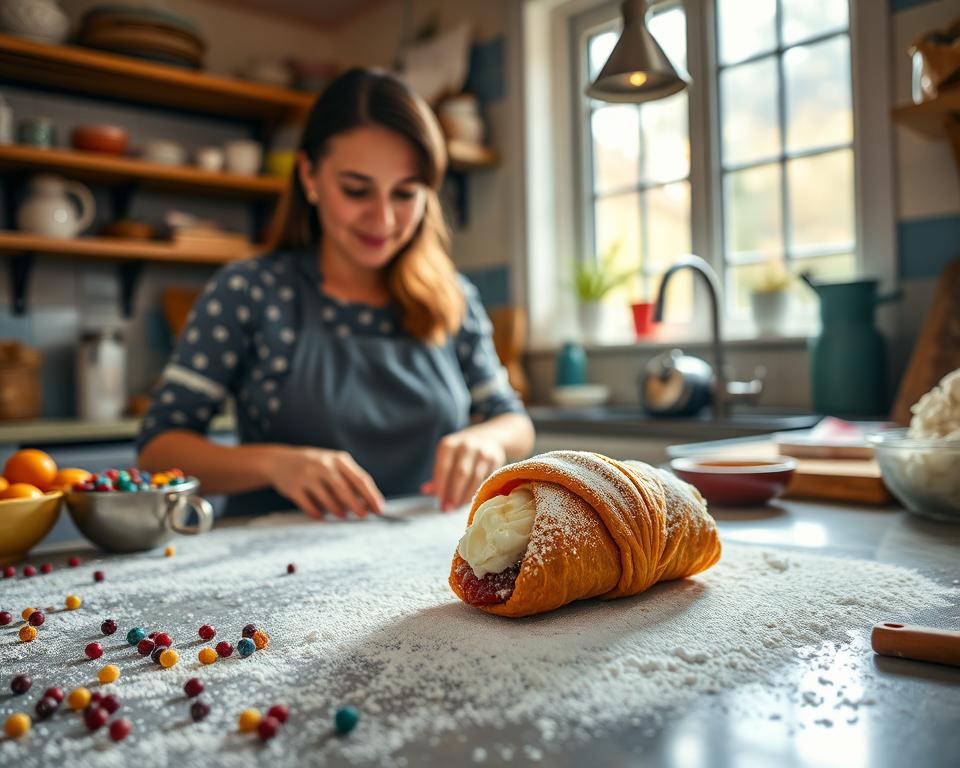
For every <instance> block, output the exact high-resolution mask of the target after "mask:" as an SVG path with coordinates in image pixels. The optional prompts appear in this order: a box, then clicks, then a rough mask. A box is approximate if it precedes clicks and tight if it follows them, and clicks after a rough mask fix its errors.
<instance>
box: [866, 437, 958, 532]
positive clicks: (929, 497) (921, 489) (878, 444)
mask: <svg viewBox="0 0 960 768" xmlns="http://www.w3.org/2000/svg"><path fill="white" fill-rule="evenodd" d="M867 442H868V443H869V444H870V445H871V446H872V447H873V453H874V456H875V457H876V459H877V463H878V464H879V465H880V472H881V474H882V475H883V482H884V483H886V485H887V487H888V488H889V489H890V491H891V493H893V495H894V496H896V497H897V498H898V499H899V500H900V502H901V503H902V504H903V505H904V506H905V507H906V508H907V509H909V510H910V511H911V512H913V513H914V514H917V515H922V516H923V517H931V518H934V519H936V520H947V521H950V522H954V523H960V443H958V442H948V441H945V440H929V439H918V438H911V437H908V436H907V430H906V429H891V430H889V431H887V432H877V433H876V434H872V435H867Z"/></svg>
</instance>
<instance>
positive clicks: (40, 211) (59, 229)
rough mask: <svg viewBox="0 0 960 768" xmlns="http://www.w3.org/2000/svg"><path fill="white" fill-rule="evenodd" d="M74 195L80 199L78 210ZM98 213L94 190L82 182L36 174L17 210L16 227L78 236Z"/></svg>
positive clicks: (48, 233)
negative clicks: (72, 198)
mask: <svg viewBox="0 0 960 768" xmlns="http://www.w3.org/2000/svg"><path fill="white" fill-rule="evenodd" d="M71 195H73V196H74V197H75V198H76V199H77V200H78V201H79V202H80V207H79V209H78V208H77V206H76V205H75V204H74V202H73V201H72V200H71V199H70V196H71ZM95 212H96V205H95V203H94V200H93V193H92V192H91V191H90V190H89V189H88V188H87V187H85V186H84V185H83V184H80V183H79V182H76V181H67V180H66V179H63V178H61V177H60V176H54V175H52V174H44V175H41V176H34V177H33V178H32V179H31V180H30V186H29V193H28V194H27V197H26V199H25V200H24V201H23V203H21V204H20V207H19V208H18V209H17V229H19V230H20V231H21V232H32V233H34V234H37V235H45V236H46V237H59V238H69V237H76V236H77V235H79V234H80V233H81V232H83V231H84V230H85V229H86V228H87V227H88V226H90V224H91V222H92V221H93V217H94V214H95Z"/></svg>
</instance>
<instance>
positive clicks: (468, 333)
mask: <svg viewBox="0 0 960 768" xmlns="http://www.w3.org/2000/svg"><path fill="white" fill-rule="evenodd" d="M460 279H461V286H462V288H463V293H464V298H465V299H466V312H465V314H464V319H463V324H462V326H461V327H460V330H459V332H458V333H457V336H456V340H455V343H456V348H457V359H458V360H459V361H460V369H461V371H462V372H463V379H464V382H465V383H466V385H467V389H468V390H469V391H470V416H471V417H472V418H477V419H480V420H484V421H485V420H487V419H490V418H493V417H494V416H499V415H500V414H503V413H525V410H524V407H523V403H522V402H521V401H520V398H519V397H518V395H517V393H516V391H515V390H514V389H513V387H511V386H510V380H509V378H508V376H507V371H506V369H505V368H504V367H503V365H502V364H501V363H500V358H499V357H497V351H496V349H495V348H494V346H493V335H492V334H493V324H492V323H491V322H490V318H489V316H488V315H487V312H486V310H485V309H484V308H483V303H482V302H481V301H480V295H479V293H478V291H477V289H476V286H474V285H473V283H471V282H470V281H469V280H467V279H466V278H464V277H462V276H461V278H460Z"/></svg>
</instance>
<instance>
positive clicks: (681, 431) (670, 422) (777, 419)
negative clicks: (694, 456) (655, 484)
mask: <svg viewBox="0 0 960 768" xmlns="http://www.w3.org/2000/svg"><path fill="white" fill-rule="evenodd" d="M529 411H530V416H531V417H532V418H533V421H534V424H535V425H536V427H537V430H538V431H542V432H564V433H573V434H602V435H618V436H628V437H629V436H633V437H667V438H678V439H683V440H687V439H690V440H722V439H726V438H731V437H746V436H748V435H765V434H769V433H771V432H785V431H788V430H794V429H810V428H811V427H813V426H814V425H815V424H816V423H817V422H818V421H820V419H821V418H822V416H819V415H817V414H812V413H804V412H800V411H794V412H785V411H782V410H778V411H772V410H764V409H759V408H750V409H747V408H744V409H742V410H734V411H733V412H732V413H730V414H729V415H728V416H726V417H724V418H723V419H714V418H713V415H712V414H711V413H710V411H709V409H706V410H704V411H702V412H701V413H700V414H699V415H697V416H687V417H670V416H651V415H650V414H648V413H647V412H646V411H644V410H643V409H642V408H640V407H639V406H603V407H593V408H558V407H554V406H532V407H531V408H530V409H529Z"/></svg>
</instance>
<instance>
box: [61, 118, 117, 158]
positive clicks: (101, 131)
mask: <svg viewBox="0 0 960 768" xmlns="http://www.w3.org/2000/svg"><path fill="white" fill-rule="evenodd" d="M129 141H130V137H129V136H128V135H127V132H126V130H124V129H123V128H121V127H120V126H119V125H78V126H77V127H76V128H74V129H73V132H72V133H71V134H70V143H71V144H73V147H74V149H82V150H83V151H85V152H102V153H103V154H105V155H122V154H123V153H124V152H126V151H127V144H128V143H129Z"/></svg>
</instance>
